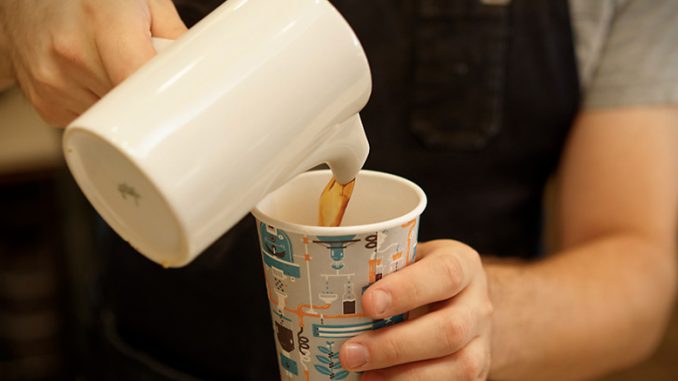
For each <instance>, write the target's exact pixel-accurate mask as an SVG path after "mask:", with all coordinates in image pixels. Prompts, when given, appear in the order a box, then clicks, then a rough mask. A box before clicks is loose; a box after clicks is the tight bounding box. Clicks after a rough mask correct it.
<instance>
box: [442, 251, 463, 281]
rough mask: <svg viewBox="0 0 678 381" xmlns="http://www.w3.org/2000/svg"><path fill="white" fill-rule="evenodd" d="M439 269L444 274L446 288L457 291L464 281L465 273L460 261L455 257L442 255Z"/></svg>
mask: <svg viewBox="0 0 678 381" xmlns="http://www.w3.org/2000/svg"><path fill="white" fill-rule="evenodd" d="M439 262H440V263H439V269H440V271H442V272H443V279H444V282H445V286H446V287H448V289H457V288H458V287H460V285H461V284H462V282H463V281H464V273H463V271H464V270H463V268H462V266H461V263H459V259H458V258H457V257H456V256H455V255H449V254H448V255H441V256H440V261H439Z"/></svg>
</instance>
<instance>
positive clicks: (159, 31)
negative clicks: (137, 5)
mask: <svg viewBox="0 0 678 381" xmlns="http://www.w3.org/2000/svg"><path fill="white" fill-rule="evenodd" d="M150 6H151V32H152V34H153V36H154V37H160V38H167V39H171V40H176V39H177V38H179V37H180V36H181V35H182V34H184V33H186V31H187V30H188V28H186V25H185V24H184V22H183V21H181V17H179V13H178V12H177V9H176V7H175V6H174V3H172V1H171V0H152V1H151V2H150Z"/></svg>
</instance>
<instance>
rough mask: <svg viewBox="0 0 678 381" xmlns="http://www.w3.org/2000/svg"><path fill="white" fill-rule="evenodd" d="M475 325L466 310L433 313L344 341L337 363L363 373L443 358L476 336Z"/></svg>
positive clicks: (472, 314)
mask: <svg viewBox="0 0 678 381" xmlns="http://www.w3.org/2000/svg"><path fill="white" fill-rule="evenodd" d="M477 322H478V319H475V318H474V313H473V312H472V311H469V310H467V309H463V308H447V309H443V310H439V311H435V312H432V313H429V314H427V315H425V316H422V317H420V318H419V319H416V320H408V321H406V322H404V323H400V324H397V325H394V326H392V327H389V328H386V329H380V330H376V331H370V332H366V333H364V334H362V335H360V336H357V337H355V338H353V339H351V340H349V341H347V342H346V343H345V344H344V345H343V346H342V348H341V351H340V358H341V363H342V364H343V365H344V367H345V368H347V369H351V370H359V371H364V370H371V369H382V368H389V367H392V366H396V365H399V364H406V363H411V362H416V361H422V360H428V359H433V358H439V357H444V356H447V355H450V354H452V353H455V352H457V351H459V350H461V349H462V348H464V347H465V346H466V345H467V344H468V343H469V342H470V341H471V340H473V339H474V338H475V337H477V336H479V334H480V331H479V327H478V323H477Z"/></svg>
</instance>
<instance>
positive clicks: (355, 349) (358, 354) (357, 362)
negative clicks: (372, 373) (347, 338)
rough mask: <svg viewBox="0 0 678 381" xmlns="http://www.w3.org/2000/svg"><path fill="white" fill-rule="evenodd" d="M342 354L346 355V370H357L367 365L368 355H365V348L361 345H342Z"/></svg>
mask: <svg viewBox="0 0 678 381" xmlns="http://www.w3.org/2000/svg"><path fill="white" fill-rule="evenodd" d="M344 353H345V354H346V355H345V357H344V360H345V361H346V364H344V365H346V366H347V367H348V369H359V368H360V367H362V366H364V365H365V364H367V360H368V358H369V353H367V348H365V347H364V346H363V345H360V344H355V343H347V344H344Z"/></svg>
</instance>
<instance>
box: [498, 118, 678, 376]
mask: <svg viewBox="0 0 678 381" xmlns="http://www.w3.org/2000/svg"><path fill="white" fill-rule="evenodd" d="M574 128H575V129H574V131H573V135H572V137H571V139H570V141H569V145H568V148H567V150H566V152H565V156H564V161H563V163H562V168H561V174H560V175H561V178H560V186H559V193H560V206H559V209H560V211H559V215H560V219H559V220H560V233H561V234H560V235H561V238H562V251H561V252H559V253H557V254H556V255H554V256H552V257H550V258H548V259H546V260H544V261H541V262H538V263H533V264H515V263H514V264H508V263H504V264H502V263H486V266H485V269H486V272H487V274H488V279H489V286H490V297H491V299H492V302H493V305H494V308H495V314H494V330H493V332H494V335H493V340H492V345H493V348H492V354H493V356H492V357H493V362H492V364H493V365H492V370H491V372H490V378H491V379H493V380H580V379H588V378H592V377H594V376H598V375H601V374H603V373H605V372H609V371H611V370H614V369H619V368H622V367H626V366H629V365H632V364H634V363H636V362H638V361H640V360H641V359H643V358H644V357H646V356H648V355H649V354H650V353H651V352H652V351H653V349H654V348H655V346H656V345H657V344H658V342H659V340H660V339H661V337H662V334H663V332H664V328H665V325H666V322H667V318H668V316H669V314H670V311H671V306H672V302H673V300H674V297H675V293H676V278H677V275H676V270H677V269H676V233H677V232H678V224H677V221H676V220H677V219H678V109H676V108H643V109H625V110H609V111H597V112H585V113H584V114H583V115H581V116H580V118H579V119H578V121H577V122H576V125H575V127H574Z"/></svg>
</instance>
